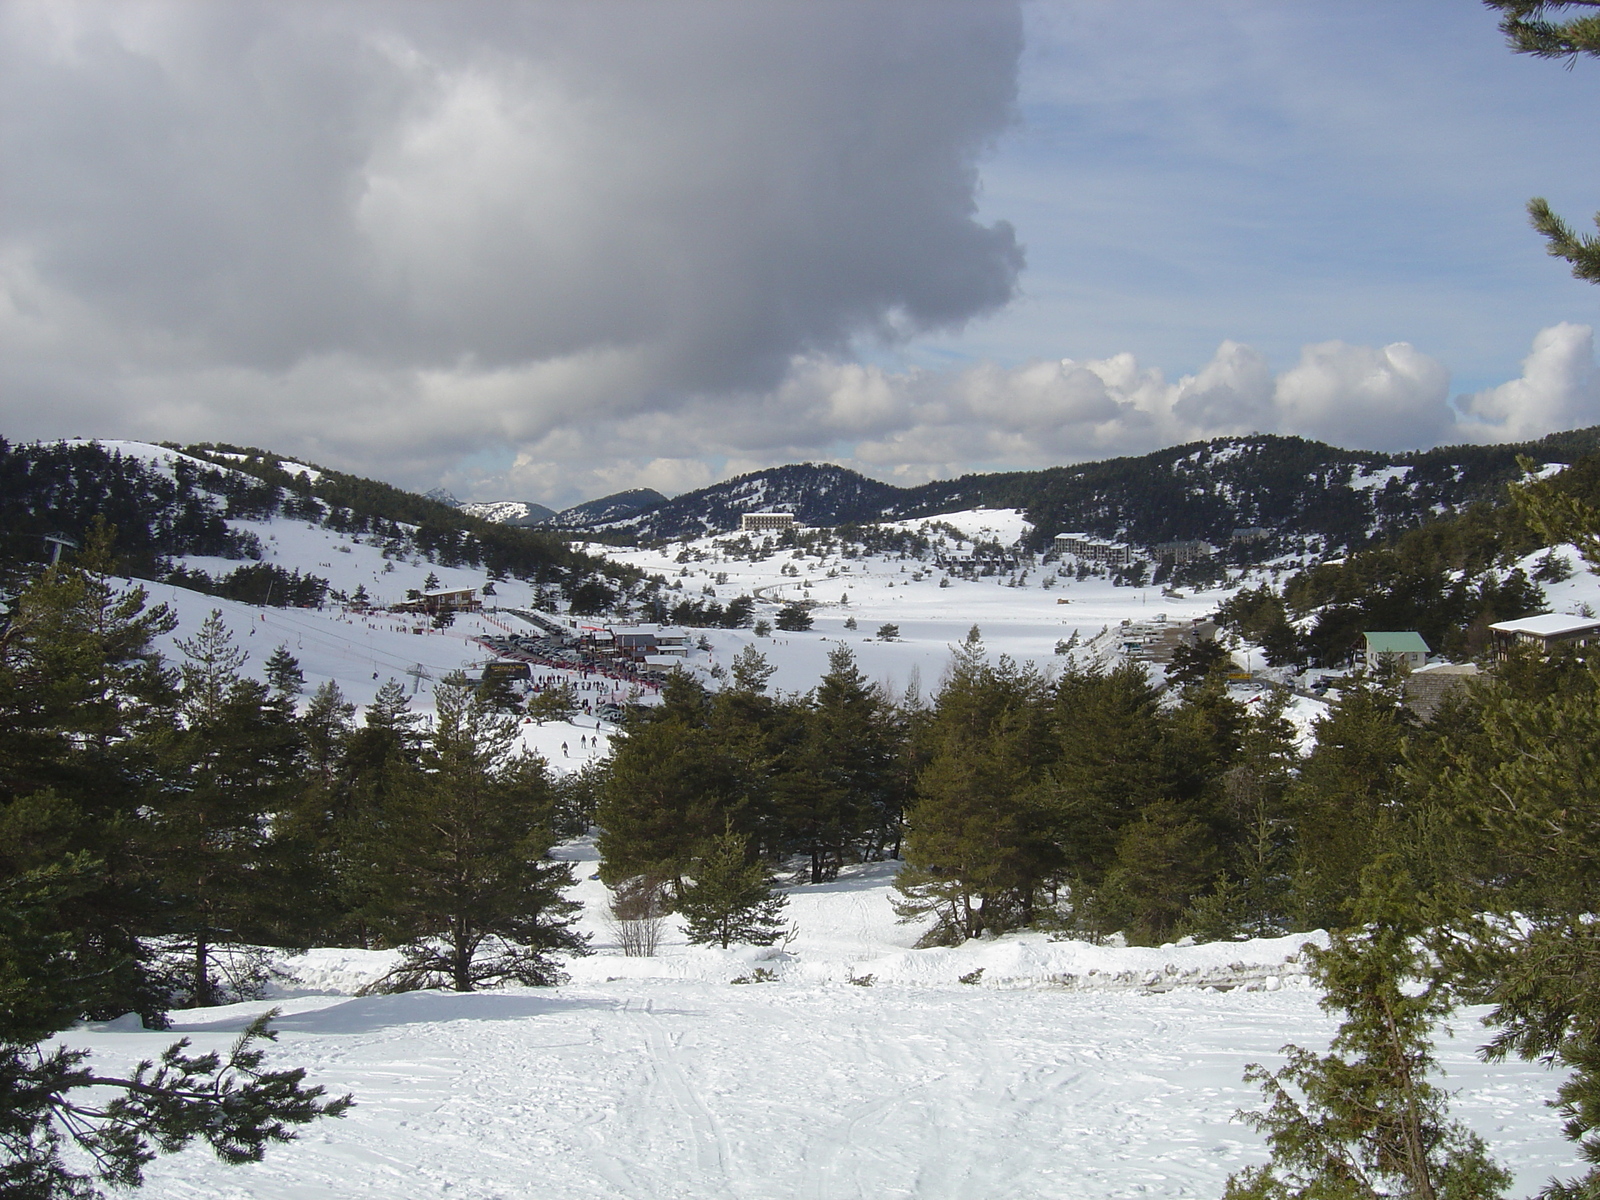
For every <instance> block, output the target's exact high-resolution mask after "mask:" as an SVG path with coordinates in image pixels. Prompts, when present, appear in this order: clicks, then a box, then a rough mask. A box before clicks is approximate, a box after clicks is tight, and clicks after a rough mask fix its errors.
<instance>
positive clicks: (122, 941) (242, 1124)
mask: <svg viewBox="0 0 1600 1200" xmlns="http://www.w3.org/2000/svg"><path fill="white" fill-rule="evenodd" d="M109 548H110V533H109V530H107V529H105V528H103V527H102V528H99V529H97V530H95V531H94V532H93V533H92V534H91V536H90V538H89V539H87V542H86V545H85V552H84V554H82V555H80V556H79V561H78V563H77V564H76V565H72V564H63V565H61V566H59V567H55V568H52V569H50V570H48V571H46V572H44V574H43V575H41V576H40V577H39V578H38V579H36V580H34V581H33V582H31V583H30V584H29V585H28V586H27V587H26V588H25V589H24V590H23V592H22V593H21V594H20V595H19V597H18V598H17V601H16V603H15V604H14V606H13V609H12V612H11V614H10V619H9V620H8V621H7V622H6V624H5V626H4V628H3V629H0V1192H3V1193H4V1194H5V1195H7V1196H18V1197H40V1198H43V1197H56V1196H63V1197H65V1196H74V1197H88V1196H93V1195H98V1194H99V1192H98V1191H97V1189H96V1186H95V1185H96V1183H97V1182H104V1183H108V1184H113V1185H124V1186H137V1184H138V1183H139V1182H140V1181H141V1177H142V1172H143V1168H144V1167H145V1165H146V1164H148V1163H149V1162H150V1161H151V1160H152V1159H153V1158H155V1156H156V1155H157V1154H159V1153H171V1152H173V1151H176V1150H179V1149H181V1148H182V1147H184V1146H185V1145H188V1144H189V1143H191V1142H193V1141H194V1140H195V1139H197V1138H200V1139H203V1140H205V1141H206V1142H208V1143H209V1144H210V1145H211V1146H212V1147H213V1149H214V1150H215V1151H216V1152H217V1154H218V1155H219V1156H220V1157H221V1158H223V1160H224V1161H227V1162H231V1163H240V1162H250V1161H255V1160H257V1159H259V1158H260V1157H261V1156H262V1153H263V1151H264V1149H265V1147H266V1146H267V1145H269V1144H271V1143H273V1142H284V1141H289V1140H291V1139H292V1138H293V1137H294V1131H293V1126H295V1125H301V1124H305V1123H307V1122H310V1121H312V1120H315V1119H316V1118H317V1117H319V1116H336V1115H338V1114H340V1113H342V1112H343V1111H344V1110H345V1109H346V1108H347V1107H348V1106H349V1103H350V1102H349V1099H348V1098H345V1099H342V1100H324V1099H322V1089H321V1088H307V1087H304V1086H303V1084H302V1081H303V1079H304V1072H303V1071H299V1070H287V1071H266V1070H264V1069H263V1057H262V1054H261V1052H260V1049H259V1047H258V1046H257V1045H256V1043H257V1042H258V1041H259V1040H260V1039H262V1038H270V1036H271V1034H270V1032H269V1031H268V1030H267V1028H266V1019H265V1018H263V1020H262V1021H260V1022H257V1023H256V1024H255V1025H253V1026H252V1027H251V1028H250V1029H249V1030H247V1031H246V1033H245V1035H244V1036H243V1037H242V1038H241V1039H240V1041H239V1042H238V1043H236V1044H235V1046H234V1048H233V1050H232V1051H231V1052H229V1053H228V1054H226V1055H217V1054H207V1055H199V1056H194V1055H189V1054H187V1053H186V1052H185V1051H186V1043H183V1042H179V1043H177V1044H175V1045H173V1046H171V1047H169V1048H168V1049H167V1051H166V1052H165V1053H164V1054H162V1055H161V1057H160V1060H159V1062H158V1063H157V1064H146V1065H144V1066H142V1067H140V1068H138V1069H137V1070H135V1071H134V1072H132V1073H131V1074H129V1075H126V1076H116V1075H105V1074H102V1073H100V1072H98V1071H96V1070H95V1069H94V1068H93V1066H92V1065H90V1063H89V1059H88V1055H87V1053H86V1052H85V1051H81V1050H74V1049H71V1048H69V1047H67V1046H64V1045H62V1044H60V1043H59V1042H54V1040H53V1035H56V1034H58V1033H59V1032H61V1031H63V1030H65V1029H66V1028H67V1027H68V1026H69V1025H71V1024H72V1023H73V1022H74V1021H76V1020H78V1019H79V1018H80V1017H82V1016H84V1015H89V1016H92V1017H102V1018H103V1017H111V1016H115V1015H120V1014H121V1013H123V1012H126V1011H128V1010H129V1009H130V1008H131V1009H136V1010H137V1011H139V1012H140V1014H141V1015H142V1016H143V1017H144V1018H145V1020H146V1023H147V1024H148V1025H150V1026H152V1027H158V1026H160V1025H161V1024H162V1023H163V1022H164V1013H163V1012H162V1011H161V1008H162V1006H163V1001H164V997H163V996H162V995H161V993H160V991H159V989H158V988H157V987H156V986H155V984H154V982H153V981H152V979H151V977H150V973H149V970H148V965H147V963H146V962H145V948H144V943H143V941H142V940H141V938H142V937H145V936H148V935H149V934H152V933H154V932H157V927H156V926H155V925H154V922H153V919H152V918H153V915H154V911H153V909H154V906H153V904H152V897H151V896H150V891H149V887H150V874H149V873H147V871H146V869H145V868H144V867H143V866H142V865H141V864H142V862H143V861H144V860H145V858H146V855H147V852H148V850H149V846H148V845H147V844H141V843H142V841H143V839H142V838H140V839H136V838H135V836H134V835H135V831H136V830H139V829H141V826H142V822H141V821H140V820H139V819H138V817H139V816H140V815H141V814H142V815H145V816H148V814H150V813H154V812H159V811H160V809H161V807H162V803H163V801H164V800H165V799H166V796H165V795H164V794H163V791H162V788H161V786H160V783H161V779H160V772H159V771H158V770H157V767H158V765H159V761H160V754H161V752H162V751H164V749H165V748H166V744H167V741H168V739H169V738H170V735H171V732H172V730H173V728H174V725H175V724H176V722H177V713H176V706H175V697H174V693H173V688H172V680H171V676H170V673H169V672H167V671H166V670H165V669H164V667H163V665H162V663H161V660H160V658H159V656H158V655H157V654H156V653H155V652H154V650H153V649H152V647H151V641H152V639H153V637H154V636H155V635H156V634H158V633H163V632H166V631H167V630H169V629H170V628H171V627H172V620H171V617H170V614H168V613H167V611H166V610H165V609H164V608H159V607H158V608H155V609H147V608H146V607H145V594H144V593H143V591H142V590H140V589H137V588H130V589H127V590H125V591H119V590H118V589H117V588H116V587H115V586H113V584H112V583H111V581H110V579H109V577H108V572H109V561H110V557H109ZM164 865H165V864H164V863H157V864H155V866H154V868H153V870H154V871H155V872H156V873H159V871H160V869H161V868H162V867H163V866H164ZM52 1043H53V1044H52ZM69 1146H70V1147H71V1148H72V1153H71V1154H70V1155H69V1153H68V1147H69Z"/></svg>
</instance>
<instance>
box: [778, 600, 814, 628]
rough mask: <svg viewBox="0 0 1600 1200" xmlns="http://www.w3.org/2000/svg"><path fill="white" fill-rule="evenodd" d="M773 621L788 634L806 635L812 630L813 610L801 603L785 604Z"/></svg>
mask: <svg viewBox="0 0 1600 1200" xmlns="http://www.w3.org/2000/svg"><path fill="white" fill-rule="evenodd" d="M773 620H774V623H775V624H776V625H777V627H778V628H779V629H781V630H783V631H784V632H786V633H804V632H805V631H806V630H808V629H810V628H811V609H810V608H809V607H808V606H806V605H805V604H801V603H799V602H795V603H791V604H785V605H784V606H783V607H782V608H780V609H779V610H778V615H777V616H776V617H775V618H773Z"/></svg>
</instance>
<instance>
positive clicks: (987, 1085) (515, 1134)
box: [80, 983, 1571, 1200]
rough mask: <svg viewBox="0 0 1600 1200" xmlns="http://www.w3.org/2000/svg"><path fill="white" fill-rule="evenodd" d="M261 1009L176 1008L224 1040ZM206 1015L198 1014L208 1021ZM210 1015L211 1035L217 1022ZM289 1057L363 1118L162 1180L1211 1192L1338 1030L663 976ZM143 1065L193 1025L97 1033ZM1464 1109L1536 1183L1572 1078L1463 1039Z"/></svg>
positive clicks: (305, 1026) (1233, 1010) (1066, 996)
mask: <svg viewBox="0 0 1600 1200" xmlns="http://www.w3.org/2000/svg"><path fill="white" fill-rule="evenodd" d="M261 1007H262V1006H261V1005H245V1006H236V1007H235V1009H233V1010H230V1015H229V1016H228V1017H227V1018H226V1019H224V1020H221V1021H205V1020H201V1021H196V1022H194V1024H190V1023H188V1022H180V1023H179V1029H181V1030H183V1031H184V1032H186V1033H188V1034H189V1036H192V1037H194V1038H195V1040H196V1043H197V1044H198V1045H201V1046H202V1047H205V1046H210V1045H223V1044H225V1043H226V1042H227V1040H228V1038H229V1036H230V1034H231V1032H232V1031H235V1030H237V1029H239V1028H241V1027H242V1026H243V1025H244V1024H245V1022H246V1021H247V1020H248V1019H249V1017H250V1015H252V1014H253V1013H254V1012H256V1011H259V1009H260V1008H261ZM193 1015H194V1016H200V1014H193ZM196 1026H201V1028H196ZM284 1027H285V1032H284V1035H283V1041H282V1048H281V1049H280V1050H278V1051H275V1052H274V1055H275V1057H279V1058H281V1059H282V1060H284V1061H292V1062H299V1063H304V1064H306V1065H308V1066H309V1067H310V1068H311V1075H312V1077H313V1078H315V1079H317V1080H319V1081H325V1082H328V1083H330V1084H332V1085H333V1086H334V1087H349V1088H351V1089H352V1090H353V1091H355V1092H356V1094H357V1099H358V1101H359V1107H357V1108H356V1109H355V1110H353V1111H352V1113H351V1114H350V1115H349V1116H348V1117H347V1118H345V1119H344V1120H343V1121H340V1122H323V1123H321V1124H319V1125H317V1126H314V1127H312V1128H311V1129H310V1130H309V1131H308V1132H307V1133H306V1134H305V1136H304V1137H303V1139H302V1140H301V1141H300V1143H298V1144H297V1145H295V1146H291V1147H279V1148H275V1149H273V1150H271V1151H269V1154H268V1157H267V1160H266V1161H265V1162H264V1163H262V1164H259V1165H256V1166H251V1167H246V1168H241V1169H230V1168H226V1167H223V1166H221V1165H220V1164H217V1163H215V1162H213V1161H212V1160H210V1159H209V1158H208V1157H206V1156H205V1155H204V1154H203V1153H189V1154H185V1155H182V1156H179V1157H177V1158H172V1159H166V1160H162V1161H160V1162H158V1163H157V1164H156V1165H155V1166H154V1167H153V1168H152V1169H151V1172H150V1184H149V1187H148V1189H147V1191H146V1193H145V1194H147V1195H149V1196H151V1197H163V1198H166V1197H170V1198H178V1197H182V1198H184V1200H190V1198H194V1197H202V1196H221V1197H233V1196H238V1197H252V1198H261V1200H266V1198H284V1200H288V1198H293V1200H306V1198H310V1197H326V1196H349V1197H369V1196H407V1197H419V1198H428V1200H431V1198H434V1197H440V1198H442V1197H467V1198H471V1200H491V1198H504V1197H523V1196H561V1197H568V1198H571V1200H600V1198H612V1197H623V1198H628V1200H667V1198H672V1200H676V1198H680V1197H682V1198H689V1197H725V1196H731V1197H740V1198H749V1200H856V1198H858V1197H859V1198H862V1200H866V1198H869V1197H870V1198H873V1200H900V1198H910V1197H916V1198H919V1200H956V1198H962V1200H965V1198H972V1200H983V1198H987V1197H1015V1198H1019V1200H1020V1198H1028V1197H1132V1196H1148V1195H1159V1196H1197V1197H1198V1196H1215V1195H1218V1194H1220V1192H1221V1188H1222V1183H1223V1180H1224V1179H1225V1178H1226V1176H1227V1174H1228V1173H1229V1172H1231V1171H1236V1170H1239V1169H1240V1168H1242V1167H1244V1166H1246V1165H1248V1164H1249V1163H1252V1162H1257V1161H1260V1160H1261V1158H1262V1151H1261V1148H1260V1144H1259V1141H1258V1139H1257V1138H1256V1137H1255V1135H1253V1134H1252V1133H1251V1132H1250V1131H1249V1130H1248V1129H1246V1128H1245V1127H1244V1126H1242V1125H1239V1124H1237V1123H1235V1122H1232V1121H1231V1116H1232V1114H1233V1112H1234V1110H1235V1109H1237V1108H1240V1107H1250V1106H1253V1105H1254V1104H1255V1103H1256V1099H1257V1098H1256V1096H1255V1095H1254V1093H1253V1092H1251V1091H1248V1090H1247V1089H1246V1088H1245V1087H1244V1085H1243V1084H1242V1083H1241V1081H1240V1072H1241V1071H1242V1069H1243V1066H1244V1064H1245V1063H1246V1062H1248V1061H1257V1060H1260V1061H1269V1062H1270V1061H1276V1060H1277V1057H1276V1052H1277V1049H1278V1047H1279V1046H1280V1045H1281V1044H1282V1043H1283V1042H1285V1041H1288V1040H1295V1041H1300V1042H1303V1043H1306V1044H1318V1045H1320V1044H1323V1043H1325V1040H1326V1038H1327V1036H1328V1034H1329V1032H1330V1031H1331V1028H1332V1023H1331V1021H1330V1020H1329V1018H1327V1017H1326V1016H1324V1015H1323V1014H1321V1013H1320V1012H1318V1011H1317V1009H1316V1006H1315V1001H1314V997H1313V996H1312V995H1311V994H1309V993H1307V992H1303V991H1302V992H1287V991H1283V992H1275V993H1229V994H1226V995H1218V994H1214V993H1203V992H1199V991H1192V992H1188V993H1177V992H1173V993H1165V994H1161V995H1146V996H1124V995H1113V996H1096V995H1091V994H1085V993H1072V992H1065V991H1060V990H1047V989H1039V990H1035V991H1029V992H1005V991H991V990H987V989H981V988H962V987H960V986H959V985H958V986H957V987H955V988H948V987H947V988H908V987H885V986H883V985H879V986H877V987H873V988H860V987H853V986H851V985H849V984H848V983H843V984H831V985H824V986H800V987H791V986H788V985H784V984H765V985H749V986H744V987H729V986H727V985H726V984H721V985H718V984H705V983H684V984H662V983H656V984H654V985H652V986H650V987H648V988H641V987H640V986H639V985H638V984H632V985H625V986H622V987H613V988H611V989H603V988H567V989H560V990H557V991H553V992H551V991H543V992H537V991H529V990H513V991H508V992H503V993H489V994H479V995H474V996H465V997H456V996H441V995H437V994H426V995H420V994H419V995H413V996H407V997H394V998H383V999H381V1000H372V1001H367V1000H355V1001H351V1000H336V1001H334V1002H333V1003H331V1004H330V1005H329V1006H328V1007H326V1008H322V1009H310V1010H305V1011H302V1012H300V1013H298V1014H296V1019H294V1020H288V1019H286V1020H285V1021H284ZM80 1036H81V1037H83V1038H86V1039H87V1040H89V1041H91V1042H93V1043H94V1049H95V1050H96V1051H97V1053H98V1054H104V1055H106V1056H107V1057H113V1058H122V1057H124V1056H131V1055H134V1054H138V1053H144V1054H148V1053H150V1052H151V1050H152V1049H153V1048H155V1047H156V1046H158V1045H162V1044H165V1040H167V1039H169V1038H170V1036H171V1035H170V1034H161V1033H148V1034H131V1035H130V1034H120V1035H113V1034H83V1035H80ZM1441 1059H1442V1060H1443V1061H1444V1062H1445V1063H1446V1065H1447V1067H1449V1068H1450V1070H1451V1072H1452V1079H1451V1085H1452V1086H1456V1087H1463V1086H1464V1093H1463V1096H1462V1097H1461V1098H1460V1099H1458V1102H1457V1109H1458V1111H1459V1112H1460V1113H1461V1114H1462V1115H1464V1116H1468V1117H1469V1118H1475V1124H1477V1126H1478V1127H1479V1128H1480V1130H1481V1131H1482V1132H1484V1133H1485V1134H1486V1135H1487V1136H1489V1137H1490V1139H1491V1141H1492V1143H1493V1144H1494V1147H1495V1149H1496V1151H1497V1153H1499V1154H1501V1155H1502V1157H1504V1158H1505V1159H1506V1160H1508V1161H1510V1162H1511V1163H1512V1164H1513V1165H1514V1166H1517V1167H1519V1168H1520V1169H1521V1172H1522V1175H1523V1178H1522V1180H1521V1181H1520V1182H1522V1183H1523V1184H1525V1185H1533V1184H1537V1183H1538V1182H1541V1181H1542V1179H1543V1178H1544V1177H1545V1176H1546V1175H1548V1174H1549V1173H1550V1172H1551V1171H1552V1170H1555V1169H1557V1168H1559V1167H1564V1166H1567V1165H1568V1164H1570V1162H1571V1156H1570V1154H1568V1153H1566V1147H1565V1146H1564V1144H1563V1143H1561V1141H1560V1138H1559V1133H1558V1131H1557V1130H1556V1128H1555V1120H1554V1118H1553V1117H1552V1116H1551V1115H1550V1114H1548V1113H1547V1112H1545V1111H1544V1110H1543V1109H1542V1104H1541V1102H1542V1100H1543V1099H1544V1098H1545V1097H1546V1096H1547V1095H1548V1094H1549V1092H1550V1089H1551V1088H1552V1086H1553V1083H1554V1081H1553V1080H1552V1079H1551V1077H1550V1076H1549V1075H1548V1074H1546V1073H1544V1072H1542V1071H1538V1070H1534V1069H1530V1068H1528V1067H1526V1066H1525V1065H1522V1064H1505V1065H1500V1066H1495V1067H1486V1066H1484V1065H1483V1064H1478V1063H1475V1062H1474V1061H1472V1059H1471V1056H1470V1042H1467V1043H1465V1044H1463V1043H1457V1042H1447V1043H1445V1044H1444V1045H1443V1046H1442V1047H1441Z"/></svg>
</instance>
